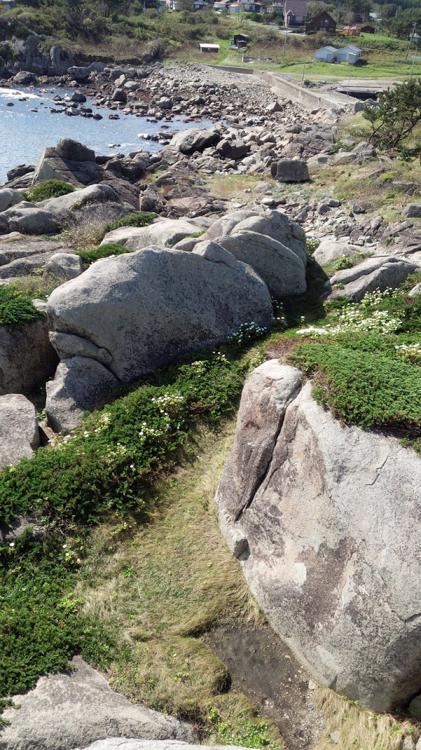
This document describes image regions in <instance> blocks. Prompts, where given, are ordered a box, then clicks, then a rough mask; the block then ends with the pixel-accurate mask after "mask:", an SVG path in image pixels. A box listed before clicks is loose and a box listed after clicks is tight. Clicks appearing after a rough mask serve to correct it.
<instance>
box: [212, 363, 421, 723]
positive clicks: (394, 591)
mask: <svg viewBox="0 0 421 750" xmlns="http://www.w3.org/2000/svg"><path fill="white" fill-rule="evenodd" d="M356 377H358V375H357V374H356ZM420 488H421V463H420V461H419V458H418V456H417V455H416V454H415V453H414V452H413V451H412V450H409V449H405V448H403V447H402V445H401V443H400V442H399V441H398V440H397V439H395V438H390V437H385V436H383V435H377V434H373V433H367V432H364V431H363V430H361V429H360V428H358V427H345V426H343V425H341V424H340V423H339V422H338V421H336V420H335V419H334V418H333V416H332V415H331V414H330V413H329V412H326V411H324V410H323V409H322V407H321V406H319V405H318V404H317V403H316V402H315V400H314V399H313V397H312V387H311V384H310V383H307V384H305V385H303V383H302V377H301V374H300V373H299V371H298V370H296V369H294V368H292V367H288V366H283V365H281V364H280V363H279V362H278V361H277V360H272V361H269V362H266V363H265V364H263V365H261V366H260V367H259V368H257V370H255V371H254V373H253V374H252V375H251V377H250V378H249V380H248V381H247V383H246V385H245V387H244V391H243V395H242V399H241V405H240V411H239V415H238V422H237V434H236V438H235V444H234V448H233V451H232V454H231V457H230V459H229V461H228V463H227V465H226V467H225V469H224V473H223V476H222V479H221V482H220V486H219V489H218V492H217V504H218V510H219V518H220V524H221V528H222V530H223V533H224V535H225V537H226V539H227V541H228V544H229V545H230V547H231V549H232V550H233V553H234V554H235V555H236V556H237V557H238V558H239V559H240V560H241V564H242V568H243V572H244V575H245V577H246V580H247V582H248V584H249V586H250V589H251V591H252V593H253V595H254V597H255V598H256V600H257V601H258V603H259V604H260V606H261V607H262V609H263V611H264V612H265V614H266V616H267V617H268V620H269V622H270V624H271V625H272V627H273V628H274V630H275V631H276V632H277V633H278V634H279V635H280V636H281V637H282V638H283V640H284V641H285V642H286V643H287V645H288V646H289V647H290V648H291V649H292V651H293V652H294V653H295V654H296V656H297V657H298V658H299V660H300V661H301V662H302V664H303V665H304V666H305V667H306V668H307V669H308V671H310V673H312V674H313V675H314V677H315V678H316V679H317V680H318V681H319V682H321V683H323V684H325V685H329V686H331V687H332V688H334V689H335V690H337V691H338V692H340V693H344V694H345V695H347V696H349V697H350V698H353V699H356V700H358V701H360V702H361V703H362V704H363V705H365V706H368V707H370V708H372V709H374V710H376V711H384V710H390V709H391V708H393V707H395V706H399V705H402V704H405V703H407V702H408V701H409V700H410V698H411V697H412V696H413V695H414V694H416V693H417V692H419V690H420V687H421V676H420V675H421V596H420V590H419V580H420V577H421V560H420V554H419V536H420V533H421V528H420V520H419V519H420V504H421V494H420Z"/></svg>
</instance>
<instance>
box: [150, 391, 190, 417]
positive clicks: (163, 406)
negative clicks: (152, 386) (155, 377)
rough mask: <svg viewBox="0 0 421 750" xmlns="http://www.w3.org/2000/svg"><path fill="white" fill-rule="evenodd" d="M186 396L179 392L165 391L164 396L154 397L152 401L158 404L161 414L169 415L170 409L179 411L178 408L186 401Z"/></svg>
mask: <svg viewBox="0 0 421 750" xmlns="http://www.w3.org/2000/svg"><path fill="white" fill-rule="evenodd" d="M185 400H186V399H185V398H184V396H181V395H180V394H177V393H165V394H164V395H163V396H157V397H154V398H153V399H152V402H153V403H154V404H156V406H157V407H158V409H159V411H160V413H161V414H164V415H168V412H170V411H173V412H174V411H177V409H178V408H179V407H180V406H182V405H183V404H184V403H185Z"/></svg>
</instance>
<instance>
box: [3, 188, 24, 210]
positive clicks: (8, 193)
mask: <svg viewBox="0 0 421 750" xmlns="http://www.w3.org/2000/svg"><path fill="white" fill-rule="evenodd" d="M22 200H23V196H22V193H20V192H19V191H18V190H13V189H12V188H7V187H5V188H1V189H0V212H1V211H6V210H7V209H8V208H10V207H11V206H15V205H16V203H20V202H21V201H22Z"/></svg>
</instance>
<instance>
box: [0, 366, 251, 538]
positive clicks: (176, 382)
mask: <svg viewBox="0 0 421 750" xmlns="http://www.w3.org/2000/svg"><path fill="white" fill-rule="evenodd" d="M243 375H244V366H243V365H242V364H241V362H240V361H236V360H235V359H233V360H230V359H229V358H228V357H226V356H225V355H224V354H214V355H211V354H208V355H204V356H203V358H201V359H197V360H195V361H192V362H190V363H189V364H184V365H180V366H178V367H176V368H175V369H170V370H169V371H167V372H166V373H164V374H163V375H162V376H161V377H162V378H164V379H165V382H164V383H162V384H152V383H145V384H144V385H141V386H139V387H138V388H136V389H135V390H134V391H133V392H132V393H129V394H128V395H127V396H124V397H122V398H120V399H117V400H116V401H114V403H112V404H110V405H109V406H107V407H106V408H105V409H104V410H103V411H101V412H96V413H94V414H92V415H90V416H89V417H87V418H86V419H85V420H84V423H83V426H82V427H81V428H80V429H79V430H78V431H77V432H76V433H75V434H74V435H72V436H71V437H70V438H64V439H61V438H59V439H58V441H57V442H56V444H55V447H46V448H41V449H39V450H38V451H37V452H36V454H35V455H34V456H33V458H31V459H27V460H23V461H21V462H20V463H19V464H18V465H17V466H15V467H12V468H9V469H5V470H4V471H3V472H2V473H1V474H0V519H1V520H2V521H3V522H6V523H8V522H9V523H10V522H11V521H12V520H13V519H14V518H16V516H18V515H20V514H24V513H27V512H28V511H30V512H31V513H32V512H35V513H36V515H37V517H39V518H40V520H41V521H42V522H43V523H44V524H47V525H48V526H49V527H50V528H53V527H60V529H62V530H66V529H69V528H72V527H73V526H74V524H75V523H76V524H92V523H95V522H96V521H98V520H99V519H100V518H101V517H102V516H103V514H104V513H106V512H109V511H116V510H117V511H121V510H124V509H128V508H132V509H136V510H137V511H139V512H144V511H145V510H146V507H145V503H144V500H143V499H142V488H144V485H145V482H148V481H150V480H151V479H152V478H154V477H155V476H156V473H157V471H158V470H163V469H166V468H168V467H169V466H171V465H172V463H173V462H174V459H175V458H176V455H177V451H178V450H179V449H180V448H181V447H182V446H183V444H184V442H185V440H186V436H187V430H188V429H189V428H191V427H192V426H194V424H195V423H196V421H197V419H198V418H199V417H200V418H201V419H202V420H206V421H208V422H211V423H216V422H218V420H219V419H221V417H222V416H223V415H224V414H226V413H228V412H229V411H231V410H232V408H233V404H234V403H235V398H236V396H238V395H239V393H240V391H241V387H242V383H243Z"/></svg>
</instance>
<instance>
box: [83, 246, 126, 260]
mask: <svg viewBox="0 0 421 750" xmlns="http://www.w3.org/2000/svg"><path fill="white" fill-rule="evenodd" d="M130 252H132V248H129V247H124V245H119V244H118V242H107V244H105V245H98V247H95V248H94V249H93V250H79V251H78V255H79V256H80V257H81V258H82V260H83V261H85V262H86V263H89V264H90V263H94V262H95V261H96V260H100V258H109V257H110V255H123V254H124V253H130Z"/></svg>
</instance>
